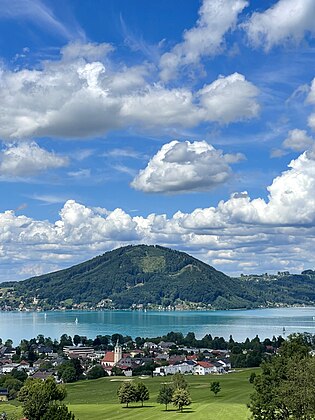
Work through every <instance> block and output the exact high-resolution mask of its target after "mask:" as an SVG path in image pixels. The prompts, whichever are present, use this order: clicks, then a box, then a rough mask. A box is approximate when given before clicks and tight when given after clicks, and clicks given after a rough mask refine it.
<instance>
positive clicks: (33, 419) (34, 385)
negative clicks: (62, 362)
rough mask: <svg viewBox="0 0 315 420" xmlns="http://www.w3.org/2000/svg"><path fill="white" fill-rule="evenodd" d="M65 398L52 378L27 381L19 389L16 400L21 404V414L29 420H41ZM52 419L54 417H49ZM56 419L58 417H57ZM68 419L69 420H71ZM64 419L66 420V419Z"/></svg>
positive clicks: (59, 386)
mask: <svg viewBox="0 0 315 420" xmlns="http://www.w3.org/2000/svg"><path fill="white" fill-rule="evenodd" d="M65 397H66V390H65V388H64V387H63V386H62V385H57V384H56V382H55V380H54V379H53V378H48V379H46V381H44V382H43V381H41V380H40V379H31V378H30V379H27V380H26V382H25V385H24V386H23V387H22V388H21V390H20V392H19V395H18V398H19V400H20V401H22V403H23V414H24V415H25V417H27V418H28V419H29V420H43V419H44V418H45V419H47V418H49V417H44V416H46V414H47V413H49V410H53V408H51V406H53V405H58V406H59V405H60V401H62V400H64V399H65ZM50 418H54V419H55V417H50ZM57 418H58V417H57ZM73 418H74V417H73V416H72V418H71V417H70V419H71V420H72V419H73ZM66 419H68V418H67V417H66Z"/></svg>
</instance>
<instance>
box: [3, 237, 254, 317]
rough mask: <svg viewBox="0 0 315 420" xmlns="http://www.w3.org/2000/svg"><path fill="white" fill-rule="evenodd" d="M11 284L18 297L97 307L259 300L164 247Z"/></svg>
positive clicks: (115, 254) (122, 251)
mask: <svg viewBox="0 0 315 420" xmlns="http://www.w3.org/2000/svg"><path fill="white" fill-rule="evenodd" d="M8 285H10V286H11V287H13V289H14V294H15V296H16V297H17V298H21V297H22V296H23V299H24V301H29V300H30V299H34V297H36V298H39V302H43V301H44V302H46V303H48V304H50V305H54V306H55V305H60V303H62V302H66V303H67V304H68V305H69V304H70V305H72V304H79V303H86V304H87V305H90V306H95V305H97V304H98V303H99V302H101V301H104V300H105V299H110V300H111V301H112V305H113V306H114V307H116V308H129V307H131V306H132V305H135V304H145V305H147V304H148V303H151V304H158V305H163V306H168V305H170V304H174V303H175V302H176V301H177V302H179V301H188V302H197V303H202V304H211V305H213V307H215V308H222V309H223V308H241V307H252V306H256V305H257V296H255V295H254V294H253V293H252V291H250V292H249V291H248V285H246V284H244V282H241V281H240V280H237V279H231V278H230V277H228V276H226V275H225V274H223V273H221V272H219V271H217V270H215V269H214V268H213V267H210V266H209V265H207V264H205V263H203V262H201V261H199V260H197V259H195V258H193V257H191V256H190V255H188V254H185V253H183V252H179V251H174V250H171V249H168V248H163V247H161V246H147V245H137V246H126V247H123V248H119V249H115V250H114V251H110V252H106V253H105V254H104V255H101V256H99V257H96V258H93V259H92V260H89V261H86V262H84V263H82V264H79V265H76V266H74V267H71V268H68V269H66V270H61V271H57V272H54V273H50V274H46V275H42V276H39V277H33V278H30V279H28V280H24V281H20V282H12V283H10V284H6V286H8ZM3 286H5V285H4V284H1V287H3ZM107 303H108V302H107ZM107 303H106V302H104V304H105V305H106V304H107Z"/></svg>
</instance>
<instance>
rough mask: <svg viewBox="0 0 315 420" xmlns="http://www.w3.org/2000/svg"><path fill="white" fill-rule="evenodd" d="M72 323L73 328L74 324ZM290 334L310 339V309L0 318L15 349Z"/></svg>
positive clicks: (314, 313)
mask: <svg viewBox="0 0 315 420" xmlns="http://www.w3.org/2000/svg"><path fill="white" fill-rule="evenodd" d="M76 318H77V322H76ZM283 328H285V335H288V334H291V333H293V332H304V331H306V332H310V333H313V334H315V307H307V308H276V309H254V310H244V311H187V312H184V311H183V312H180V311H176V312H157V311H156V312H155V311H148V312H142V311H95V312H94V311H93V312H90V311H65V312H64V311H61V312H47V313H46V315H45V314H44V313H43V312H0V337H1V338H2V339H3V340H6V339H7V338H11V339H12V340H13V341H14V343H15V344H18V342H19V341H20V340H21V339H22V338H26V339H30V338H32V337H36V336H37V335H38V334H43V335H45V336H49V337H51V338H57V339H58V338H59V337H60V336H61V335H62V334H65V333H66V334H69V335H71V336H73V335H74V334H78V335H84V336H87V337H89V338H94V337H95V336H96V335H98V334H102V335H105V334H113V333H120V334H124V335H127V334H128V335H131V336H132V337H133V338H135V337H137V336H140V337H155V336H159V335H162V334H165V333H167V332H169V331H180V332H182V333H184V334H186V333H187V332H189V331H193V332H194V333H195V334H196V337H197V338H201V337H203V336H204V335H205V334H208V333H210V334H211V335H212V336H222V337H224V338H226V339H228V338H229V336H230V334H232V336H233V338H234V339H235V340H241V341H243V340H245V339H246V337H249V338H253V337H255V335H256V334H258V335H259V337H260V338H261V339H264V338H266V337H270V338H272V336H273V335H276V336H277V335H283Z"/></svg>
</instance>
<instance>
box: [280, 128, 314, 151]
mask: <svg viewBox="0 0 315 420" xmlns="http://www.w3.org/2000/svg"><path fill="white" fill-rule="evenodd" d="M313 145H314V139H313V138H312V137H310V136H308V135H307V132H306V130H299V129H295V130H290V131H289V133H288V137H287V138H286V139H285V140H284V142H283V143H282V146H283V147H284V148H285V149H292V150H294V151H296V152H301V151H304V150H306V149H308V148H310V147H312V146H313Z"/></svg>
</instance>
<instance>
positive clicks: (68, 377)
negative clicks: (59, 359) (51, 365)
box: [58, 365, 77, 383]
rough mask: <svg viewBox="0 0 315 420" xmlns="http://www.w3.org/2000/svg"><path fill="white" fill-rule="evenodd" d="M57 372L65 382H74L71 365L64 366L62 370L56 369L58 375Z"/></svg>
mask: <svg viewBox="0 0 315 420" xmlns="http://www.w3.org/2000/svg"><path fill="white" fill-rule="evenodd" d="M59 374H60V378H61V379H62V380H63V382H65V383H69V382H75V381H76V379H77V376H76V371H75V368H74V367H73V366H71V365H66V366H64V367H63V369H62V370H59V369H58V376H59Z"/></svg>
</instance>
